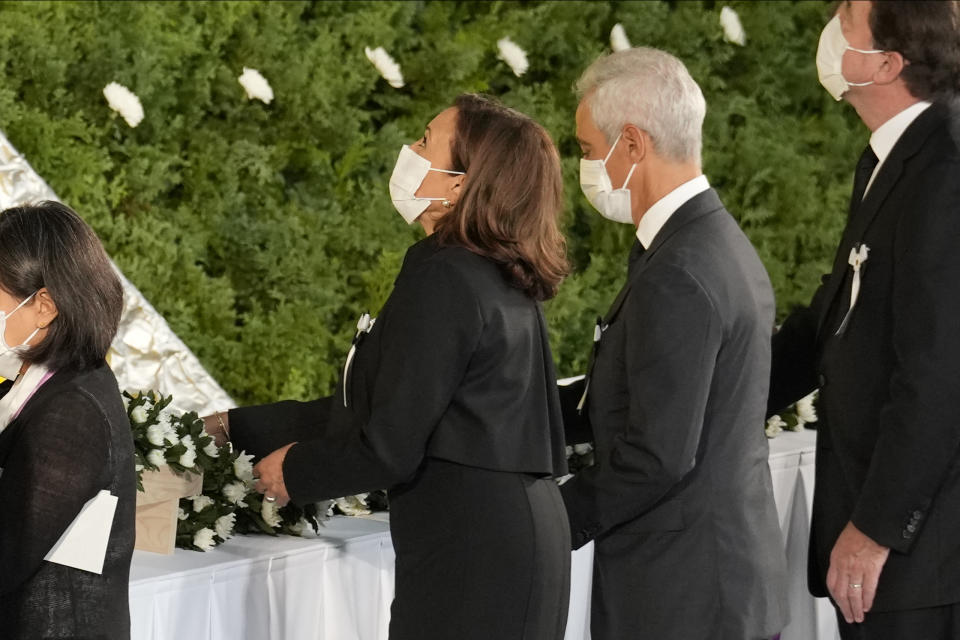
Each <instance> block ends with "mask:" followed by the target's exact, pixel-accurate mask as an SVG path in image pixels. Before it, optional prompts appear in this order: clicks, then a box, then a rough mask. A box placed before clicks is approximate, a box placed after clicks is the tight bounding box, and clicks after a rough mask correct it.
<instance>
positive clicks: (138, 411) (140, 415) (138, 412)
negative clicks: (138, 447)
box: [130, 405, 147, 424]
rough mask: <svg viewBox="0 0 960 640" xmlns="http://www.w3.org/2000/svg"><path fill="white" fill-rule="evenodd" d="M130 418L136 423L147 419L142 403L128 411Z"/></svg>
mask: <svg viewBox="0 0 960 640" xmlns="http://www.w3.org/2000/svg"><path fill="white" fill-rule="evenodd" d="M130 420H132V421H133V422H134V423H136V424H143V423H144V422H146V421H147V410H146V409H144V408H143V405H141V406H139V407H136V408H135V409H134V410H133V411H131V412H130Z"/></svg>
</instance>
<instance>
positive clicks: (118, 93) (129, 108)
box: [103, 82, 143, 411]
mask: <svg viewBox="0 0 960 640" xmlns="http://www.w3.org/2000/svg"><path fill="white" fill-rule="evenodd" d="M103 97H104V98H106V99H107V104H108V105H110V108H111V109H113V110H114V111H116V112H117V113H119V114H120V115H121V116H122V117H123V119H124V120H126V121H127V124H128V125H130V126H131V127H135V126H137V125H138V124H140V121H141V120H143V105H142V104H140V98H138V97H137V94H135V93H134V92H133V91H130V89H127V88H126V87H125V86H123V85H122V84H118V83H116V82H111V83H110V84H108V85H107V86H105V87H104V88H103ZM134 411H136V409H134Z"/></svg>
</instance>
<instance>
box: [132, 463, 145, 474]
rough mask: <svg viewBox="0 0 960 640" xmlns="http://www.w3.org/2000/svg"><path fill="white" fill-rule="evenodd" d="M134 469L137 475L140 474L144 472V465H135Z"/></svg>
mask: <svg viewBox="0 0 960 640" xmlns="http://www.w3.org/2000/svg"><path fill="white" fill-rule="evenodd" d="M133 469H134V471H136V472H137V473H140V472H141V471H143V465H142V464H135V465H133Z"/></svg>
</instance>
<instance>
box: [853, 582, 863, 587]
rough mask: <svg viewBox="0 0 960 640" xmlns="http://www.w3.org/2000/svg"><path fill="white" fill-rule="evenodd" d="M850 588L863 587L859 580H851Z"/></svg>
mask: <svg viewBox="0 0 960 640" xmlns="http://www.w3.org/2000/svg"><path fill="white" fill-rule="evenodd" d="M850 588H851V589H862V588H863V585H862V584H860V583H859V582H851V583H850Z"/></svg>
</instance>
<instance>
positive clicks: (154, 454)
mask: <svg viewBox="0 0 960 640" xmlns="http://www.w3.org/2000/svg"><path fill="white" fill-rule="evenodd" d="M147 462H149V463H150V465H151V466H154V467H162V466H163V465H165V464H167V459H166V458H164V457H163V451H161V450H160V449H151V451H150V453H148V454H147Z"/></svg>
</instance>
